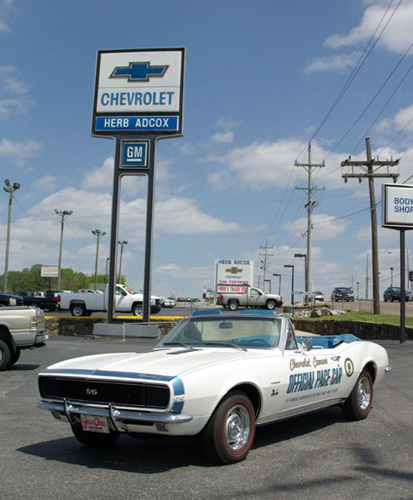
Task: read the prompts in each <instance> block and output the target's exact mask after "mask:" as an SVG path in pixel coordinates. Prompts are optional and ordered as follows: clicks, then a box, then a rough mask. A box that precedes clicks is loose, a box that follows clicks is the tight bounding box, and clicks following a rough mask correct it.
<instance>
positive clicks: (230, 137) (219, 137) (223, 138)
mask: <svg viewBox="0 0 413 500" xmlns="http://www.w3.org/2000/svg"><path fill="white" fill-rule="evenodd" d="M211 141H212V142H217V143H220V144H230V143H231V142H234V133H233V132H231V131H228V132H223V133H218V134H214V135H213V136H212V137H211Z"/></svg>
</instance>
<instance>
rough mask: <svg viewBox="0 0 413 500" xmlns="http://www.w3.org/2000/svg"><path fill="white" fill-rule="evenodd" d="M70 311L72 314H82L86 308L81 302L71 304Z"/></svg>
mask: <svg viewBox="0 0 413 500" xmlns="http://www.w3.org/2000/svg"><path fill="white" fill-rule="evenodd" d="M70 311H71V313H72V316H78V317H79V316H84V315H85V312H86V308H85V306H84V305H83V304H75V305H73V306H71V308H70Z"/></svg>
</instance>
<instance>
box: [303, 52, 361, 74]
mask: <svg viewBox="0 0 413 500" xmlns="http://www.w3.org/2000/svg"><path fill="white" fill-rule="evenodd" d="M360 54H361V52H358V51H357V52H352V53H351V54H338V55H334V56H326V57H320V58H319V59H315V60H314V61H312V62H310V63H309V64H308V65H307V66H306V67H305V69H304V72H305V73H315V72H317V71H338V72H344V71H347V70H348V69H350V68H353V67H354V66H355V65H356V63H357V61H358V60H359V58H360Z"/></svg>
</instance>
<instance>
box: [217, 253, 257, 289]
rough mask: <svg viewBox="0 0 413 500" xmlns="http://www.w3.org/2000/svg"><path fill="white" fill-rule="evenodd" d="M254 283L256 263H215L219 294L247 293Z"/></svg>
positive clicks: (223, 261) (233, 261) (234, 260)
mask: <svg viewBox="0 0 413 500" xmlns="http://www.w3.org/2000/svg"><path fill="white" fill-rule="evenodd" d="M253 281H254V262H253V261H252V260H248V259H221V260H217V261H215V285H216V291H217V292H218V293H246V291H247V290H248V286H252V284H253Z"/></svg>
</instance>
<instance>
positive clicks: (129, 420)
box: [37, 399, 193, 432]
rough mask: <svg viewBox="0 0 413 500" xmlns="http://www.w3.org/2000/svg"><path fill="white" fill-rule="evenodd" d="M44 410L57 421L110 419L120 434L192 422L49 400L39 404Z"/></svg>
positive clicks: (179, 417)
mask: <svg viewBox="0 0 413 500" xmlns="http://www.w3.org/2000/svg"><path fill="white" fill-rule="evenodd" d="M37 407H38V408H40V409H42V410H49V411H50V412H51V413H52V415H53V416H54V417H55V418H56V419H57V420H65V421H68V422H71V421H72V419H73V417H74V416H76V415H77V416H80V415H89V416H92V417H93V416H94V417H105V418H108V419H109V420H110V421H111V422H112V424H113V426H114V428H115V429H116V430H117V431H119V432H128V431H129V430H130V429H129V428H128V427H129V426H133V425H135V426H136V425H137V426H139V425H144V426H147V425H161V426H162V425H168V424H182V423H186V422H190V421H191V420H192V419H193V417H192V416H191V415H182V414H173V413H154V412H150V411H142V410H140V409H135V408H133V407H129V408H128V407H122V406H121V405H118V404H116V405H113V404H94V405H91V404H85V403H82V402H79V401H69V400H62V401H58V400H47V399H42V400H41V401H39V402H38V403H37Z"/></svg>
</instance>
